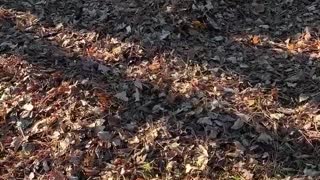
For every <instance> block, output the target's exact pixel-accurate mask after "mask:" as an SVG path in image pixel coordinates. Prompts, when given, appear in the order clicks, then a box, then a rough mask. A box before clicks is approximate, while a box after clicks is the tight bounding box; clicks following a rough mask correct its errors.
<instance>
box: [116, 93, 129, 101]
mask: <svg viewBox="0 0 320 180" xmlns="http://www.w3.org/2000/svg"><path fill="white" fill-rule="evenodd" d="M115 97H116V98H118V99H120V100H122V101H126V102H128V101H129V98H128V97H127V92H126V91H122V92H120V93H117V94H116V95H115Z"/></svg>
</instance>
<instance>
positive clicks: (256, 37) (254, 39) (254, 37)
mask: <svg viewBox="0 0 320 180" xmlns="http://www.w3.org/2000/svg"><path fill="white" fill-rule="evenodd" d="M251 42H252V44H253V45H257V44H260V43H261V39H260V37H259V36H256V35H254V36H253V37H252V39H251Z"/></svg>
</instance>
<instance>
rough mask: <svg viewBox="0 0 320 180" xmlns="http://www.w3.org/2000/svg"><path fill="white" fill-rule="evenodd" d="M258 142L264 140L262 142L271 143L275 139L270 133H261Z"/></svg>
mask: <svg viewBox="0 0 320 180" xmlns="http://www.w3.org/2000/svg"><path fill="white" fill-rule="evenodd" d="M257 141H258V142H262V143H267V144H269V143H271V142H272V141H273V139H272V137H271V136H270V135H268V134H267V133H261V134H260V135H259V137H258V138H257Z"/></svg>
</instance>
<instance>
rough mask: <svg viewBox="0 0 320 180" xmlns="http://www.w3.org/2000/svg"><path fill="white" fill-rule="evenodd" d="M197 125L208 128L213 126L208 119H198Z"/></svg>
mask: <svg viewBox="0 0 320 180" xmlns="http://www.w3.org/2000/svg"><path fill="white" fill-rule="evenodd" d="M197 123H198V124H203V125H209V126H212V125H213V123H212V121H211V118H210V117H203V118H199V119H198V121H197Z"/></svg>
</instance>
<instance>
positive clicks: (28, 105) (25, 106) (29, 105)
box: [22, 103, 33, 111]
mask: <svg viewBox="0 0 320 180" xmlns="http://www.w3.org/2000/svg"><path fill="white" fill-rule="evenodd" d="M22 109H24V110H26V111H32V110H33V105H32V104H31V103H29V104H25V105H23V106H22Z"/></svg>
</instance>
